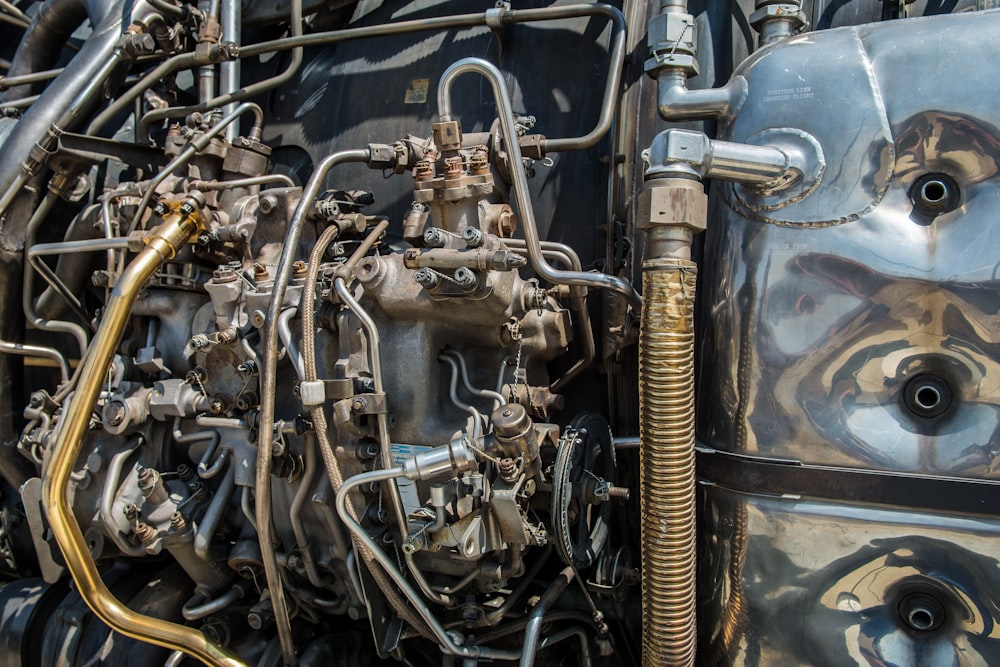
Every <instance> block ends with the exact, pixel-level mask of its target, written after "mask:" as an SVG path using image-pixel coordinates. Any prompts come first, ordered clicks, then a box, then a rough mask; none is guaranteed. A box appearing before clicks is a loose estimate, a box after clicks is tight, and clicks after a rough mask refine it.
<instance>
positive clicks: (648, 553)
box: [639, 177, 707, 667]
mask: <svg viewBox="0 0 1000 667" xmlns="http://www.w3.org/2000/svg"><path fill="white" fill-rule="evenodd" d="M641 201H642V204H641V210H642V212H643V214H644V215H645V216H646V217H645V218H644V219H641V220H640V226H641V227H642V228H643V229H645V230H647V232H648V236H647V244H646V254H647V256H648V257H649V259H647V260H646V261H645V262H643V265H642V274H643V282H642V317H641V319H640V324H639V436H640V439H641V448H640V451H639V478H640V506H641V508H642V523H641V529H642V620H643V623H642V664H643V665H645V666H646V667H654V666H655V667H690V666H691V665H693V664H694V661H695V652H696V648H697V632H696V630H697V628H696V623H695V568H696V560H695V548H696V544H695V470H694V465H695V457H694V444H695V440H694V439H695V433H694V425H695V419H694V297H695V287H696V283H697V265H696V264H695V263H694V262H692V261H691V241H692V238H693V237H694V234H695V233H697V232H699V231H701V230H703V229H704V228H705V224H706V221H707V206H706V204H707V199H706V197H705V191H704V189H703V188H702V185H701V183H699V182H698V181H694V180H690V179H686V178H663V177H659V178H652V179H649V180H647V181H646V185H645V187H644V191H643V195H642V197H641Z"/></svg>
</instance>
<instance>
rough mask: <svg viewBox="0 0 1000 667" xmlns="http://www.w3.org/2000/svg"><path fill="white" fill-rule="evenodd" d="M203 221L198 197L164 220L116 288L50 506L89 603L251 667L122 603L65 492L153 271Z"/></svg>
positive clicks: (78, 396)
mask: <svg viewBox="0 0 1000 667" xmlns="http://www.w3.org/2000/svg"><path fill="white" fill-rule="evenodd" d="M202 224H203V222H202V218H201V214H200V211H199V208H198V207H197V206H196V205H194V202H193V201H192V200H188V201H186V202H185V203H184V204H181V205H180V206H179V207H178V208H176V209H175V210H174V211H172V212H171V213H169V214H167V215H166V217H165V218H164V221H163V224H161V225H160V226H159V227H157V228H156V229H155V230H153V231H152V232H151V233H150V234H149V236H148V237H147V238H146V247H145V248H144V249H143V250H142V252H140V253H139V254H138V255H137V256H136V258H135V259H134V260H133V261H132V263H131V264H129V265H128V268H127V269H126V270H125V272H124V273H123V274H122V276H121V278H120V279H119V281H118V284H116V285H115V288H114V290H113V291H112V292H111V298H110V299H109V300H108V306H107V309H106V313H105V315H104V318H103V319H102V320H101V326H100V328H99V329H98V330H97V334H96V335H95V336H94V340H93V343H92V344H91V346H90V350H89V353H88V354H87V358H86V361H85V362H84V365H83V369H82V370H81V372H80V380H79V384H78V386H77V390H76V393H75V394H74V396H73V397H72V399H71V400H70V401H69V404H68V406H67V407H66V411H65V413H64V414H63V417H62V420H61V421H62V423H61V424H60V428H59V430H58V434H57V436H56V443H55V446H54V448H53V450H52V454H51V457H50V459H49V460H48V461H47V469H46V470H45V471H43V474H42V497H43V498H44V501H45V511H46V513H47V514H48V517H49V523H50V524H51V526H52V534H53V535H54V536H55V539H56V542H57V543H58V544H59V548H60V549H61V550H62V553H63V557H64V558H65V560H66V567H67V569H68V570H69V571H70V574H71V575H72V576H73V580H74V581H75V582H76V586H77V589H78V590H79V593H80V597H82V598H83V600H84V602H86V603H87V606H88V607H90V609H91V611H93V612H94V614H96V615H97V616H98V618H100V619H101V620H102V621H104V622H105V623H107V624H108V625H109V626H110V627H112V628H113V629H115V630H117V631H118V632H120V633H122V634H123V635H126V636H128V637H132V638H133V639H138V640H140V641H145V642H149V643H151V644H156V645H158V646H163V647H166V648H168V649H173V650H179V651H183V652H184V653H187V654H189V655H191V656H193V657H195V658H197V659H198V660H201V661H202V662H203V663H205V664H206V665H211V666H212V667H245V663H244V662H243V661H241V660H240V659H239V658H237V657H236V656H235V655H233V654H232V653H230V652H229V651H228V650H227V649H225V648H224V647H222V646H220V645H219V644H217V643H215V642H213V641H212V640H210V639H209V638H208V637H206V636H205V635H204V634H203V633H201V632H199V631H198V630H195V629H194V628H189V627H186V626H183V625H178V624H177V623H170V622H168V621H163V620H160V619H158V618H153V617H151V616H145V615H143V614H140V613H138V612H135V611H132V610H131V609H129V608H128V607H126V606H125V605H124V604H123V603H122V602H121V601H120V600H118V599H117V598H116V597H115V596H114V595H113V594H112V593H111V591H110V590H108V587H107V586H106V585H105V584H104V582H103V581H102V580H101V576H100V573H98V571H97V565H96V564H95V563H94V559H93V558H92V557H91V555H90V550H89V549H88V547H87V542H86V541H85V540H84V537H83V532H82V531H81V530H80V526H79V525H78V524H77V522H76V519H75V518H74V516H73V511H72V509H71V507H70V504H69V500H68V499H67V496H66V492H67V488H68V483H69V476H70V473H71V472H72V471H73V466H74V464H75V463H76V460H77V457H78V456H79V454H80V450H81V448H82V447H83V442H84V438H85V437H86V435H87V430H88V428H89V427H90V416H91V413H92V412H93V409H94V404H95V403H96V402H97V398H98V396H99V395H100V392H101V387H102V385H103V383H104V381H105V378H106V377H107V368H108V366H109V365H110V363H111V360H112V358H113V357H114V354H115V350H116V349H117V347H118V343H119V342H120V341H121V336H122V333H123V331H124V330H125V326H126V324H127V323H128V319H129V316H130V315H131V311H132V305H133V303H134V302H135V298H136V295H137V294H138V293H139V290H141V289H142V287H143V286H144V285H145V284H146V281H147V280H149V278H150V277H151V276H152V275H153V273H154V272H155V271H156V270H157V269H158V268H159V267H160V266H162V265H163V263H164V262H166V261H167V260H169V259H171V258H172V257H173V256H174V255H175V254H176V253H177V250H178V249H179V248H180V247H182V246H183V245H184V244H185V243H187V242H188V241H189V240H190V239H191V238H192V236H193V235H194V234H195V233H196V232H197V231H198V229H199V227H200V226H201V225H202Z"/></svg>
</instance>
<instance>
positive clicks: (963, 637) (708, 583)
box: [699, 486, 1000, 667]
mask: <svg viewBox="0 0 1000 667" xmlns="http://www.w3.org/2000/svg"><path fill="white" fill-rule="evenodd" d="M699 509H701V510H702V512H703V517H704V519H705V524H706V529H707V530H706V534H705V536H704V539H703V542H702V545H703V546H706V547H707V545H709V544H712V543H714V542H715V541H716V540H718V541H719V543H725V544H727V545H728V548H726V549H721V550H720V549H708V553H709V554H711V556H710V558H707V559H705V560H704V562H703V565H704V567H703V568H702V571H701V580H700V583H701V584H702V586H703V587H704V589H705V590H706V591H712V595H711V596H708V595H706V596H704V597H703V607H702V610H701V611H702V612H703V613H707V615H706V616H705V617H707V618H715V619H718V621H717V622H716V623H715V624H714V625H713V626H710V627H707V628H703V638H702V639H703V646H704V647H705V649H706V650H705V653H704V655H705V656H706V658H708V662H709V664H737V665H788V664H798V665H861V666H865V667H867V666H870V665H898V666H900V667H902V666H907V667H944V666H951V665H956V666H957V665H994V664H997V662H998V661H1000V643H998V642H997V641H996V640H997V639H998V638H1000V629H998V625H997V623H998V621H1000V612H998V604H1000V591H998V589H997V587H996V586H990V585H989V582H990V581H995V580H996V578H997V576H998V568H1000V563H998V561H997V559H996V557H995V548H994V545H995V541H996V539H997V530H998V526H997V525H996V524H995V523H993V522H980V521H974V520H968V519H958V518H949V517H946V516H943V515H914V514H912V513H909V512H903V511H889V510H878V509H872V508H859V507H855V506H849V505H838V504H830V503H819V502H804V501H798V500H795V499H777V498H767V497H762V496H753V495H748V494H742V493H737V492H733V491H729V490H727V489H724V488H722V487H718V486H709V487H703V497H702V503H701V506H700V508H699ZM748 618H753V619H755V620H754V622H753V623H750V622H748V620H747V619H748Z"/></svg>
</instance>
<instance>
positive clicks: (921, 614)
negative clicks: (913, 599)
mask: <svg viewBox="0 0 1000 667" xmlns="http://www.w3.org/2000/svg"><path fill="white" fill-rule="evenodd" d="M934 620H935V619H934V612H932V611H931V610H930V609H927V608H925V607H915V608H913V609H911V610H910V615H909V616H907V621H909V623H910V627H911V628H913V629H914V630H924V631H926V630H930V629H931V628H932V627H934Z"/></svg>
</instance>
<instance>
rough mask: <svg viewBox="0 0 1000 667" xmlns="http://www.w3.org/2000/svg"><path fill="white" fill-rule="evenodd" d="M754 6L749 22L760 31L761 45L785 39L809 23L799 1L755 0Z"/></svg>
mask: <svg viewBox="0 0 1000 667" xmlns="http://www.w3.org/2000/svg"><path fill="white" fill-rule="evenodd" d="M756 7H757V9H756V11H754V13H753V14H751V15H750V19H749V22H750V25H751V26H753V28H754V30H756V31H757V32H759V33H760V43H761V46H764V45H767V44H773V43H774V42H779V41H781V40H783V39H787V38H788V37H791V36H792V35H794V34H795V33H797V32H799V31H800V30H802V29H803V28H805V27H806V26H807V25H809V21H808V20H806V15H805V13H804V12H803V11H802V3H801V2H795V1H794V0H792V1H791V2H789V1H788V0H779V1H777V2H776V1H775V0H757V3H756Z"/></svg>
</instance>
